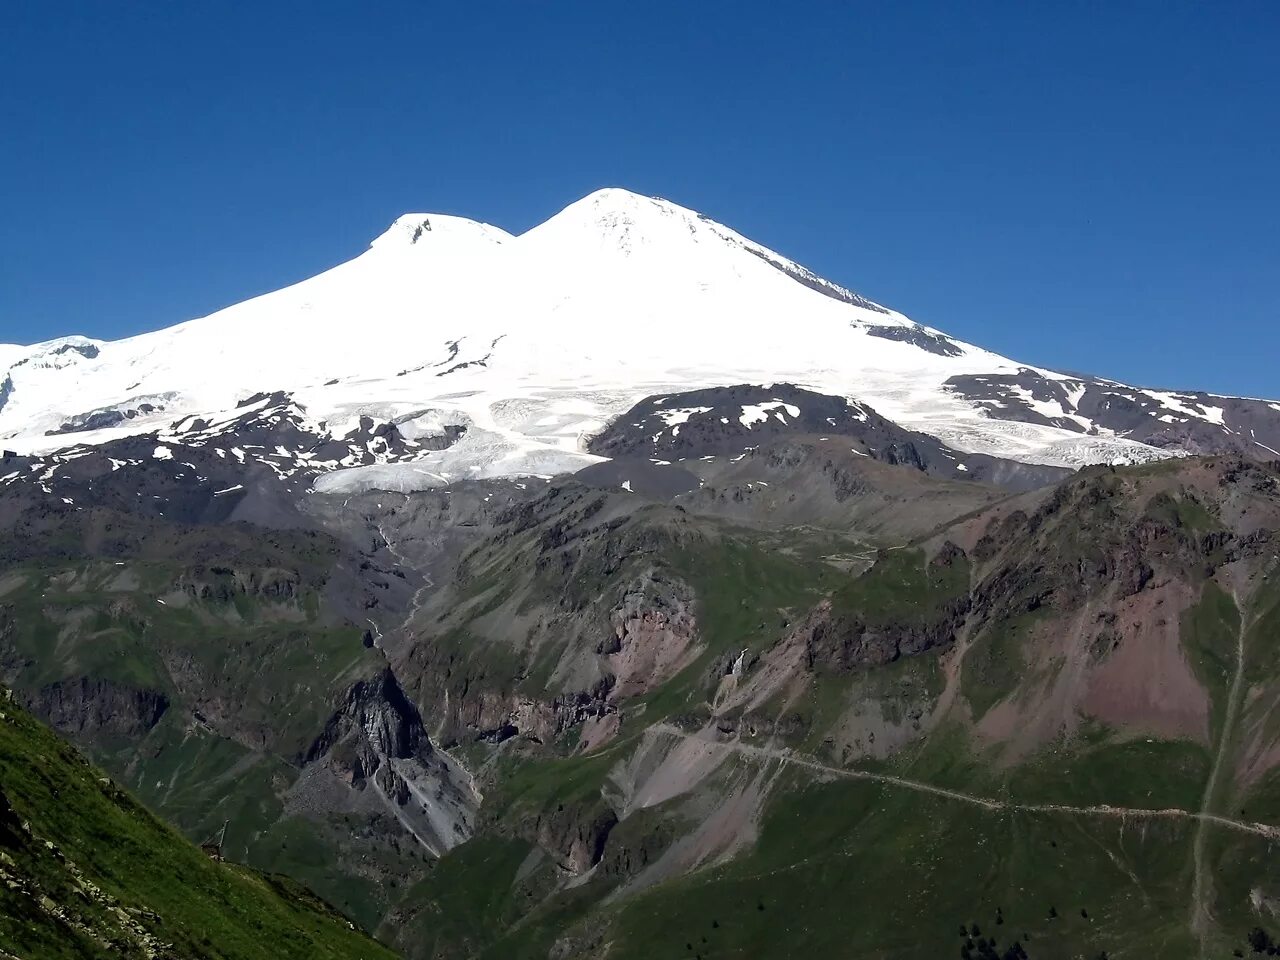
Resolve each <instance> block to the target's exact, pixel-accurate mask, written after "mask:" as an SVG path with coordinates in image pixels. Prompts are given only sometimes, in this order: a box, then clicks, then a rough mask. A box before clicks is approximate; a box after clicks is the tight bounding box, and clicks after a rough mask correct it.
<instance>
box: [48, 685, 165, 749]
mask: <svg viewBox="0 0 1280 960" xmlns="http://www.w3.org/2000/svg"><path fill="white" fill-rule="evenodd" d="M26 706H27V709H29V710H31V712H32V713H35V714H36V715H37V716H39V717H41V718H43V719H44V720H45V721H46V722H47V723H48V724H49V725H50V726H51V727H53V728H54V729H55V730H59V731H61V732H63V733H67V734H70V735H73V736H77V737H84V738H92V737H94V736H95V735H100V734H108V735H121V736H127V737H141V736H142V735H143V734H145V733H146V732H147V731H148V730H150V729H151V728H152V727H154V726H155V725H156V724H157V723H159V722H160V718H161V717H162V716H164V712H165V711H166V710H167V709H168V708H169V698H168V697H167V696H165V694H163V693H161V692H159V691H157V690H147V689H141V688H138V687H132V686H127V685H124V684H117V683H113V682H111V681H109V680H97V679H95V680H90V679H87V678H81V679H78V680H60V681H58V682H57V683H51V684H47V685H46V686H44V687H41V688H40V689H39V690H38V691H37V692H36V693H35V694H34V695H33V696H30V697H28V698H27V704H26Z"/></svg>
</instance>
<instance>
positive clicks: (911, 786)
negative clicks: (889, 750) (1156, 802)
mask: <svg viewBox="0 0 1280 960" xmlns="http://www.w3.org/2000/svg"><path fill="white" fill-rule="evenodd" d="M650 729H651V730H653V731H654V732H656V733H664V734H668V735H671V736H676V737H680V738H682V739H685V740H693V741H696V742H698V743H699V744H703V745H705V746H708V747H713V748H719V749H721V750H728V751H731V752H734V753H738V754H741V755H743V756H748V757H753V758H759V759H764V760H780V761H782V762H783V763H790V764H793V765H795V766H799V767H805V768H808V769H810V770H817V771H819V772H821V773H829V774H832V775H834V776H838V777H845V778H847V779H850V780H865V781H868V782H871V783H882V784H885V785H887V786H892V787H899V788H902V789H905V790H914V791H915V792H917V793H924V794H929V795H932V796H936V797H943V798H945V799H948V800H955V801H957V802H959V803H968V804H971V805H973V806H976V807H982V808H984V809H986V810H993V811H1020V812H1025V813H1062V814H1072V815H1077V816H1095V817H1116V818H1119V819H1151V820H1155V819H1163V820H1195V821H1198V822H1199V823H1200V824H1201V825H1202V826H1203V825H1204V824H1209V823H1212V824H1215V825H1217V826H1221V827H1226V828H1228V829H1232V830H1238V831H1241V832H1243V833H1250V834H1254V835H1255V836H1260V837H1266V838H1267V839H1269V840H1280V827H1276V826H1273V825H1271V824H1267V823H1251V822H1248V821H1245V820H1233V819H1231V818H1230V817H1224V816H1221V815H1219V814H1213V813H1208V812H1207V811H1204V810H1200V811H1195V810H1184V809H1182V808H1181V807H1165V808H1154V807H1118V806H1112V805H1111V804H1106V803H1102V804H1095V805H1092V806H1073V805H1071V804H1064V803H1017V802H1015V801H1012V800H1002V799H1000V798H998V797H984V796H981V795H979V794H975V793H966V792H965V791H963V790H953V789H951V788H950V787H940V786H937V785H936V784H932V783H927V782H925V781H923V780H913V779H911V778H910V777H899V776H896V775H894V774H889V773H874V772H871V771H869V770H850V769H847V768H845V767H836V766H832V765H831V764H826V763H822V762H821V761H819V760H814V759H812V758H810V757H806V756H803V755H800V754H795V753H792V752H791V751H790V750H786V749H782V748H778V747H756V746H752V745H750V744H745V743H738V742H730V743H722V742H720V741H718V740H710V739H708V738H706V737H702V736H699V735H698V734H696V733H687V732H685V731H684V730H681V729H680V728H679V727H676V726H673V725H671V724H668V723H665V722H664V723H657V724H654V725H653V726H652V727H650Z"/></svg>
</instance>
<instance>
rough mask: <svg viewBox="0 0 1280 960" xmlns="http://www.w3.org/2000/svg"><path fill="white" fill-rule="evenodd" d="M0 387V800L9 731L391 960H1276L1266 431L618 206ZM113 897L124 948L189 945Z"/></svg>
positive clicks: (1212, 407) (87, 343)
mask: <svg viewBox="0 0 1280 960" xmlns="http://www.w3.org/2000/svg"><path fill="white" fill-rule="evenodd" d="M0 368H4V369H7V373H5V375H4V379H3V387H2V388H0V437H3V441H2V443H3V448H4V451H3V455H2V457H0V680H2V681H3V682H4V683H5V684H6V685H7V686H8V687H9V688H10V689H11V690H12V697H13V700H14V701H15V706H14V710H15V711H22V712H21V713H18V714H17V716H18V717H19V720H18V723H19V727H18V728H16V729H18V730H19V731H20V732H21V733H22V736H21V737H11V738H10V740H11V741H12V742H11V743H7V744H6V749H7V750H8V749H10V748H11V751H10V752H11V753H12V754H13V756H14V757H15V758H16V759H13V760H10V759H9V757H8V754H6V757H5V759H4V761H3V762H4V763H12V764H13V765H14V767H13V768H14V769H15V770H18V771H23V772H24V773H23V775H24V776H26V772H28V771H39V770H40V769H42V767H41V764H42V763H43V760H42V758H43V757H46V756H47V755H48V754H49V752H50V751H51V750H53V749H54V748H53V747H52V746H50V744H51V743H53V742H55V741H53V740H52V737H51V735H49V734H47V732H46V733H42V732H40V731H39V730H38V729H37V728H36V726H35V721H34V720H31V719H30V718H29V717H27V715H26V712H30V713H31V714H33V715H34V716H35V717H37V718H39V720H40V721H42V722H43V723H45V724H47V725H48V726H49V727H51V728H53V730H54V731H56V733H57V734H59V735H61V736H63V737H65V738H67V739H69V740H71V741H72V742H73V743H74V744H75V745H76V747H78V748H79V749H81V750H83V751H85V752H86V753H87V754H88V755H89V757H90V758H91V760H92V761H93V762H94V763H96V764H98V765H100V766H101V767H102V768H104V769H105V771H106V773H107V778H106V779H107V782H108V783H109V784H110V790H109V791H108V793H109V798H114V800H113V802H115V801H118V803H119V804H126V805H127V808H128V809H129V810H135V809H136V810H138V811H141V810H142V806H141V805H146V806H147V807H150V808H151V809H153V810H154V811H155V812H156V813H157V814H158V815H159V816H160V817H163V818H164V819H166V820H167V821H169V822H170V823H171V824H172V825H173V826H175V827H176V828H177V829H178V830H179V831H181V832H182V833H184V834H185V835H186V836H187V838H188V839H190V840H196V841H198V840H201V839H204V838H205V837H208V836H209V835H210V834H211V833H215V832H216V831H217V830H218V828H219V827H220V825H222V824H225V823H228V822H229V824H230V831H229V833H228V835H227V841H226V844H225V849H224V850H223V854H224V855H225V856H226V857H227V858H228V860H229V861H231V862H232V864H233V865H234V869H235V870H237V871H243V872H242V873H238V874H237V876H241V877H248V878H252V877H255V876H260V875H262V874H260V873H255V872H253V871H262V872H264V873H265V874H268V875H283V876H286V877H288V878H290V879H289V881H288V883H290V884H304V885H305V886H306V887H307V888H309V889H310V890H312V891H314V894H315V895H316V896H318V897H319V898H322V899H323V901H327V904H328V905H329V906H328V907H325V906H323V904H322V905H321V907H320V908H318V909H320V912H321V913H327V912H328V911H330V910H333V911H338V912H339V913H340V914H341V915H343V916H345V917H347V918H349V919H350V922H351V923H352V924H353V925H355V926H357V927H361V928H363V929H364V930H365V931H367V932H368V933H370V934H373V935H376V936H377V937H378V938H379V939H380V940H381V941H382V943H383V944H384V945H385V946H386V947H387V948H388V949H390V950H394V951H397V952H399V953H400V954H402V955H403V956H406V957H409V958H414V960H416V958H424V960H425V958H428V957H430V958H444V957H448V958H463V957H492V958H497V957H502V958H510V957H530V958H532V957H537V958H554V960H575V958H584V960H585V958H588V957H591V958H596V957H610V958H628V957H653V956H679V957H688V958H692V960H702V958H707V960H710V958H712V957H715V958H726V957H735V958H760V957H779V958H781V957H790V956H797V955H814V956H831V957H859V958H862V957H874V958H884V960H914V958H917V957H921V956H942V955H952V956H954V955H956V954H959V955H960V956H961V957H962V958H968V960H975V958H988V957H997V958H1006V960H1008V958H1012V960H1018V958H1023V957H1034V958H1037V960H1059V958H1060V960H1067V958H1078V957H1089V958H1096V957H1099V956H1106V957H1109V958H1123V957H1150V956H1161V957H1164V956H1168V957H1196V956H1198V957H1203V958H1208V957H1216V956H1228V955H1230V954H1231V952H1232V951H1235V950H1239V951H1242V952H1243V951H1247V950H1253V949H1254V948H1255V947H1256V946H1258V945H1259V944H1261V945H1262V948H1263V950H1264V952H1265V949H1266V948H1267V947H1268V946H1269V945H1270V944H1271V936H1272V933H1271V931H1274V930H1276V929H1277V927H1278V926H1280V925H1278V924H1277V922H1276V914H1277V911H1280V868H1278V867H1277V866H1276V858H1275V857H1274V845H1275V843H1276V842H1277V841H1278V840H1280V721H1277V712H1276V709H1275V708H1276V702H1277V695H1276V690H1277V686H1276V680H1277V677H1278V676H1280V659H1278V658H1280V645H1278V644H1277V638H1280V585H1278V584H1277V581H1276V579H1275V571H1276V568H1277V566H1278V565H1280V559H1278V557H1277V554H1278V552H1280V454H1277V452H1276V451H1277V449H1280V403H1273V402H1271V401H1266V400H1256V399H1248V398H1233V397H1221V396H1214V395H1210V394H1207V393H1203V392H1197V391H1194V390H1168V389H1160V390H1156V389H1148V388H1139V387H1134V386H1128V385H1124V384H1120V383H1116V382H1113V381H1109V380H1104V379H1100V378H1095V377H1089V376H1084V375H1080V374H1067V373H1059V372H1054V371H1051V370H1047V369H1042V368H1038V367H1033V366H1029V365H1025V364H1019V363H1017V362H1015V361H1013V360H1009V359H1006V358H1003V357H1000V356H998V355H996V354H993V353H990V352H988V351H985V350H983V349H981V348H979V347H976V346H973V345H970V344H967V343H964V342H961V341H958V340H956V339H954V338H952V337H949V336H947V335H946V334H945V333H943V332H941V331H939V330H936V329H933V328H929V327H925V326H922V325H919V324H916V323H914V322H912V321H910V320H908V319H907V318H906V317H904V316H902V315H901V314H898V313H895V312H894V311H892V310H890V309H888V308H886V307H883V306H881V305H879V304H877V303H874V302H872V301H870V300H868V299H866V298H864V297H862V296H860V295H858V294H856V293H854V292H852V291H851V290H849V289H847V288H845V287H842V286H839V285H837V284H834V283H831V282H829V281H827V280H824V279H822V278H820V277H818V276H816V275H815V274H813V273H812V272H811V271H809V270H807V269H805V268H804V267H801V266H800V265H798V264H796V263H794V262H793V261H791V260H788V259H787V258H785V257H782V256H781V255H779V254H776V253H773V252H772V251H770V250H768V249H766V248H764V247H762V246H759V245H758V244H756V243H754V242H752V241H750V240H747V239H746V238H744V237H742V236H740V235H739V234H737V233H735V232H734V231H732V230H730V229H729V228H727V227H724V226H721V225H720V224H718V223H715V222H714V221H711V220H709V219H707V218H706V217H703V216H701V215H699V214H697V213H694V212H692V211H689V210H686V209H684V208H681V207H678V206H676V205H674V204H671V203H668V202H666V201H662V200H655V199H650V198H645V197H639V196H637V195H635V194H631V193H628V192H626V191H622V190H605V191H601V192H599V193H596V194H592V195H591V196H589V197H587V198H585V199H583V200H581V201H578V202H577V203H575V204H572V205H571V206H570V207H568V208H567V209H566V210H564V211H563V212H561V213H560V214H558V215H557V216H555V217H553V218H552V219H551V220H549V221H547V222H546V223H544V224H542V225H540V226H538V227H536V228H534V229H532V230H530V231H528V232H527V233H525V234H522V235H520V236H512V235H510V234H507V233H506V232H504V231H502V230H499V229H498V228H495V227H490V226H486V225H483V224H478V223H475V222H472V221H468V220H462V219H459V218H453V217H444V216H439V215H435V214H414V215H409V216H406V217H402V218H400V219H399V220H397V221H396V223H395V224H393V225H392V227H391V229H390V230H389V231H388V232H387V233H386V234H384V235H383V236H382V237H380V238H378V239H377V240H376V241H374V243H373V244H372V245H371V247H370V249H369V250H368V251H367V252H365V253H364V254H362V255H361V256H359V257H357V258H356V259H355V260H353V261H351V262H349V263H346V264H343V265H341V266H338V267H335V268H334V269H333V270H330V271H328V272H326V273H324V274H321V275H320V276H318V277H315V278H313V279H311V280H307V281H304V282H302V283H300V284H297V285H295V286H293V287H289V288H286V289H284V290H281V291H277V292H275V293H272V294H268V295H266V296H263V297H259V298H257V299H255V300H251V301H248V302H246V303H244V304H240V305H237V306H233V307H229V308H227V309H226V310H223V311H219V312H218V313H215V314H212V315H210V316H209V317H205V318H201V319H198V320H192V321H188V322H186V323H182V324H179V325H177V326H175V327H171V328H168V329H166V330H162V331H158V332H156V333H151V334H145V335H143V336H139V337H135V338H131V339H128V340H122V341H116V342H100V341H93V340H89V339H86V338H82V337H68V338H63V339H60V340H55V341H50V342H48V343H44V344H38V345H35V346H5V347H0ZM5 729H6V728H4V727H0V735H3V734H4V730H5ZM86 776H87V775H86ZM81 779H83V777H81ZM32 782H33V783H39V782H42V781H39V778H38V777H36V778H35V779H34V780H33V781H32ZM87 782H88V781H86V783H87ZM8 784H9V774H6V780H5V783H4V784H3V785H0V786H3V788H4V792H0V800H4V799H5V797H6V796H8V795H9V788H8ZM41 789H44V787H41ZM59 789H61V788H59ZM76 789H80V787H79V786H78V787H77V788H76ZM43 796H44V794H39V793H38V791H36V789H35V787H31V788H30V789H29V790H28V791H27V793H24V794H23V797H22V798H21V800H20V802H23V803H26V804H27V807H26V809H36V808H37V807H38V806H39V804H40V803H41V802H42V801H41V800H40V797H43ZM94 802H95V803H98V801H97V800H95V801H94ZM13 808H14V809H15V810H16V809H18V802H17V801H15V803H14V804H13ZM55 809H56V804H55ZM94 809H95V810H97V809H98V808H97V807H95V808H94ZM2 812H3V811H0V813H2ZM138 815H139V816H141V815H142V814H138ZM130 816H133V814H130ZM100 820H101V822H102V823H103V824H107V825H106V826H92V825H90V826H86V825H85V824H84V823H70V824H61V825H56V824H51V825H49V826H48V827H46V828H42V829H44V830H45V832H47V833H50V834H51V835H52V833H53V832H54V827H55V826H57V827H58V830H59V831H61V832H59V834H58V836H59V840H58V841H57V843H58V844H59V846H65V845H66V844H68V843H71V842H72V840H73V839H75V842H76V843H80V844H81V845H82V846H81V851H80V853H79V854H78V855H77V857H76V858H75V859H76V862H77V863H79V862H81V861H82V860H85V859H86V858H90V857H98V858H99V860H101V861H102V862H108V861H107V860H105V859H104V857H105V855H101V854H98V853H94V852H93V850H94V846H95V844H96V845H98V846H108V845H109V844H110V843H111V842H112V836H113V833H112V831H113V830H116V831H119V830H125V829H126V828H125V827H124V826H121V821H119V820H118V819H117V817H116V814H114V813H110V814H109V815H108V813H103V814H102V817H101V818H100ZM129 829H132V828H129ZM86 831H87V832H88V833H90V834H91V836H89V837H88V838H87V839H85V838H83V837H81V838H78V839H76V838H75V834H76V833H77V832H78V833H81V834H83V833H85V832H86ZM39 832H40V831H36V833H39ZM149 835H150V836H154V837H159V836H160V834H158V833H153V834H149ZM33 836H35V833H30V834H27V833H21V832H19V834H12V836H11V835H9V834H5V833H4V832H3V830H0V855H7V856H10V857H11V858H14V859H15V862H17V858H18V857H19V855H20V856H23V857H27V858H28V859H27V860H24V861H22V862H23V864H34V863H36V861H35V860H33V859H31V854H30V849H29V848H32V843H33V841H32V840H31V837H33ZM41 836H43V833H42V834H41ZM164 836H165V838H166V839H163V840H159V839H157V840H154V841H153V842H154V843H155V844H156V845H157V847H158V849H160V851H161V853H163V852H164V851H165V850H170V849H171V845H172V844H173V843H176V842H177V840H176V837H174V836H172V835H170V834H165V835H164ZM172 849H175V850H176V849H177V847H172ZM10 851H11V852H10ZM38 852H39V851H38V849H37V853H38ZM174 855H175V856H176V854H174ZM186 855H187V854H183V856H186ZM5 863H7V861H4V860H3V859H0V864H5ZM37 866H38V865H37ZM31 869H32V870H35V869H36V867H35V866H33V867H31ZM40 869H44V868H43V867H40ZM119 879H120V882H119V883H118V884H117V885H116V886H115V887H113V888H112V889H113V891H114V892H113V893H112V896H113V897H115V898H116V899H117V900H120V902H122V903H123V902H124V901H125V900H128V899H129V898H130V897H132V898H133V901H136V904H137V909H138V910H140V911H143V912H141V913H138V914H136V915H135V914H130V916H131V917H134V920H133V921H132V922H136V923H137V924H139V925H140V926H138V927H137V929H136V930H135V929H134V927H130V928H129V929H130V930H133V931H134V934H131V935H135V940H137V942H139V943H141V942H148V943H149V942H151V941H150V940H146V937H154V938H156V942H163V943H169V944H172V943H174V942H176V939H180V938H178V934H176V933H174V931H175V930H178V929H179V928H180V926H181V923H180V921H181V918H182V917H184V916H187V915H189V913H190V911H191V910H197V911H200V912H203V911H206V910H207V909H209V908H208V907H207V906H206V905H203V904H197V906H196V907H192V906H191V905H190V904H184V903H175V902H172V901H165V900H164V899H163V898H161V899H156V898H155V897H153V896H151V895H150V894H148V895H147V896H143V894H144V893H146V892H147V891H145V890H143V889H141V888H139V889H138V890H132V891H131V889H130V887H129V884H128V883H127V882H125V881H127V879H128V878H127V877H124V878H119ZM23 882H24V883H29V882H30V881H28V880H26V879H24V880H23ZM49 882H50V883H53V882H54V881H53V880H51V881H49ZM56 882H57V883H59V884H62V885H63V886H62V887H59V888H58V889H59V890H61V889H63V887H65V881H64V879H58V880H57V881H56ZM95 882H97V881H95ZM280 882H281V883H284V882H285V881H280ZM50 889H52V888H50ZM293 889H294V888H292V887H291V888H290V890H293ZM290 896H293V893H290ZM308 896H309V895H308ZM33 902H36V903H38V902H39V901H38V898H37V899H35V900H33ZM131 902H132V901H131ZM273 902H274V901H270V902H267V901H264V903H266V905H265V906H264V905H263V903H258V904H256V905H252V904H251V905H250V906H248V907H246V908H245V909H246V910H247V911H248V913H247V914H245V915H241V920H243V919H244V916H247V917H248V918H249V919H248V921H247V922H248V923H249V924H250V926H252V922H253V914H254V911H259V910H265V911H270V910H274V909H275V907H274V906H272V905H271V903H273ZM308 902H310V901H308ZM24 903H25V901H24ZM144 903H146V904H150V905H149V906H146V907H145V909H144V907H143V906H142V904H144ZM28 907H30V904H27V905H26V906H24V909H27V908H28ZM32 909H34V908H32ZM166 911H169V912H168V913H166ZM32 915H33V916H34V915H35V914H32ZM48 915H49V914H48V913H47V911H46V913H45V914H42V916H45V917H47V916H48ZM308 917H309V918H310V914H308ZM41 922H42V923H43V922H44V921H43V920H42V921H41ZM264 922H265V921H264ZM317 923H320V921H314V923H313V920H312V919H307V920H306V923H305V925H304V926H305V929H306V930H308V931H314V930H316V929H322V927H317V926H315V924H317ZM42 929H44V928H42ZM272 929H273V930H274V929H275V928H272ZM49 930H50V931H52V932H47V933H42V934H41V936H42V937H44V938H45V940H44V941H42V942H47V943H51V944H60V946H59V948H58V949H60V950H61V952H51V951H52V949H53V948H49V951H50V952H47V955H49V956H64V955H65V956H93V955H95V954H93V953H92V952H91V951H90V952H86V950H81V951H80V952H78V953H77V952H76V950H77V949H78V948H77V947H75V943H77V942H78V941H76V940H75V938H74V937H73V936H72V935H71V934H70V933H67V932H65V931H63V933H62V934H59V932H58V930H57V929H56V928H55V927H50V928H49ZM349 932H350V931H349V930H348V933H349ZM0 935H9V936H10V937H11V938H12V934H11V933H7V932H6V928H5V927H3V926H0ZM272 935H277V934H272ZM279 935H282V936H283V935H284V934H279ZM307 935H308V936H311V935H312V934H311V933H308V934H307ZM60 936H61V937H62V939H61V940H59V937H60ZM81 939H83V938H81ZM182 942H184V943H185V942H188V941H186V940H184V941H182ZM195 942H199V941H198V938H197V940H196V941H195ZM334 942H335V943H339V941H334ZM362 942H363V941H360V940H358V939H357V940H342V941H341V942H340V943H341V946H340V948H339V947H335V948H334V955H346V954H345V953H340V952H339V950H340V949H341V950H347V949H348V948H351V949H359V946H360V944H361V943H362ZM353 944H354V946H352V945H353ZM0 949H3V950H5V951H8V953H10V954H12V955H21V956H24V957H26V956H27V955H28V954H26V953H22V949H28V950H29V949H31V948H26V947H24V948H21V949H20V948H19V947H18V946H15V945H13V944H12V943H9V942H5V941H3V940H0ZM42 949H43V948H42ZM29 955H30V956H43V955H46V954H42V953H39V952H36V953H30V954H29ZM208 955H209V956H223V957H250V956H255V955H256V954H255V953H253V952H252V949H251V947H249V946H246V945H245V943H244V941H243V940H242V939H240V935H239V934H238V933H236V934H234V935H233V934H228V935H227V939H226V942H225V943H224V944H214V946H213V947H209V948H208ZM370 955H373V953H372V951H371V953H370Z"/></svg>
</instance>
